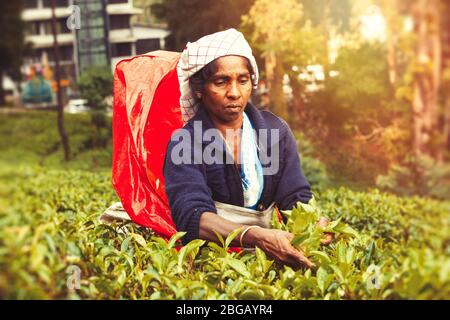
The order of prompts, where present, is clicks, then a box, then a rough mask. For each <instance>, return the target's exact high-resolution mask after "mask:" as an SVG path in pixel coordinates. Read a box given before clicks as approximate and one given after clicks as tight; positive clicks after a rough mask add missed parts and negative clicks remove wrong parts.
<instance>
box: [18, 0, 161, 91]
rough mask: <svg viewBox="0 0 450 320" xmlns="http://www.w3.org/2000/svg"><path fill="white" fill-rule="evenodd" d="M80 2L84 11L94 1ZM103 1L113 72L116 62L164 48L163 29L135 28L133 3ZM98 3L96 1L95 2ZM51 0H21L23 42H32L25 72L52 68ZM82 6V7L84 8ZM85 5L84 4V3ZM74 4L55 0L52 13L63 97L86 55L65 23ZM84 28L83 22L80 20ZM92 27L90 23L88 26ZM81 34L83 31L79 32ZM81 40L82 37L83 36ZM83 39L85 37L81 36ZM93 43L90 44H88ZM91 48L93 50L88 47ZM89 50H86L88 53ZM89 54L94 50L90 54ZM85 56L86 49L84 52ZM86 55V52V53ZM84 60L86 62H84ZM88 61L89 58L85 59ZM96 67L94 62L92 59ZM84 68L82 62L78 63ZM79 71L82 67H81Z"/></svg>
mask: <svg viewBox="0 0 450 320" xmlns="http://www.w3.org/2000/svg"><path fill="white" fill-rule="evenodd" d="M78 1H80V8H81V9H82V10H84V9H85V8H89V6H90V5H94V4H95V2H96V1H86V0H78ZM100 1H104V2H105V7H104V9H103V10H104V11H105V12H104V14H105V16H104V17H105V19H104V23H105V28H106V42H105V46H106V51H107V64H109V65H110V66H111V69H112V70H113V69H114V67H115V65H116V64H117V62H118V61H120V60H122V59H124V58H127V57H130V56H133V55H137V54H143V53H146V52H149V51H153V50H158V49H163V48H164V46H165V44H164V39H165V38H166V37H167V35H168V34H169V32H168V31H167V30H165V29H162V28H155V27H147V26H135V25H132V24H131V19H132V17H133V16H135V15H140V14H142V13H143V10H142V9H140V8H136V7H134V5H133V1H132V0H100ZM97 2H98V1H97ZM51 3H52V0H23V4H24V11H23V13H22V18H23V20H24V21H25V22H26V25H27V31H26V41H27V42H30V43H32V46H33V50H32V54H31V55H30V56H29V57H28V58H27V59H26V61H25V64H24V68H23V70H24V73H25V74H26V73H27V70H31V69H32V68H36V66H37V68H38V69H39V68H41V69H42V70H43V69H44V68H45V66H44V65H43V64H44V63H46V61H48V64H49V66H50V67H52V65H53V61H54V57H53V56H54V55H53V36H52V24H51V23H52V20H51V19H52V10H51ZM83 3H84V5H83ZM86 3H87V4H86ZM72 4H75V5H76V4H77V0H56V10H55V14H56V17H57V33H58V35H57V40H58V44H59V50H60V60H61V61H60V65H61V76H62V79H63V81H62V82H63V86H64V87H65V88H66V89H65V98H66V99H67V95H68V94H69V95H70V94H71V91H72V90H73V89H74V88H75V86H74V85H75V83H76V79H77V77H78V75H79V71H81V70H80V60H81V59H85V58H86V56H85V55H84V56H83V54H81V55H80V54H79V53H80V50H78V49H79V47H78V46H79V41H77V39H78V40H80V39H79V38H80V37H79V35H80V33H79V34H78V37H77V33H76V31H75V30H70V29H69V28H68V27H67V20H68V18H69V17H70V15H71V14H72V11H71V10H70V8H69V6H70V5H72ZM80 16H81V19H83V17H86V12H85V11H84V12H81V15H80ZM81 25H83V21H81ZM91 25H92V24H91ZM80 31H82V30H80ZM82 38H83V36H82ZM84 40H86V37H85V36H84ZM92 43H94V42H93V41H91V44H92ZM91 49H92V48H91ZM87 51H89V50H87ZM90 52H91V53H92V52H94V50H91V51H90ZM84 54H86V50H84ZM88 54H89V53H88ZM85 60H86V59H85ZM87 60H89V59H87ZM91 60H92V61H93V64H96V61H97V60H95V59H91ZM81 64H82V65H83V61H81ZM81 69H82V68H81Z"/></svg>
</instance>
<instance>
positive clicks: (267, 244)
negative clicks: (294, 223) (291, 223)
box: [244, 228, 315, 268]
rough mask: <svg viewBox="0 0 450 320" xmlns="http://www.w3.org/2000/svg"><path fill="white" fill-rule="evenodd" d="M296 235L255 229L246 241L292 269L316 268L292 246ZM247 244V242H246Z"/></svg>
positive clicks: (250, 231)
mask: <svg viewBox="0 0 450 320" xmlns="http://www.w3.org/2000/svg"><path fill="white" fill-rule="evenodd" d="M293 238H294V235H293V234H292V233H289V232H287V231H282V230H276V229H265V228H253V229H251V230H249V231H248V232H247V234H246V235H245V237H244V240H248V241H249V242H251V243H254V244H256V246H258V247H259V248H260V249H261V250H263V251H264V252H265V253H266V254H267V255H268V256H270V257H271V258H273V259H275V260H278V261H279V262H282V263H284V264H288V265H290V266H291V267H294V268H297V267H300V266H305V267H307V268H311V267H315V265H314V263H313V262H312V261H311V260H309V259H308V258H307V257H306V256H305V254H304V253H303V252H302V251H299V250H297V249H296V248H294V247H293V246H292V244H291V241H292V239H293ZM246 242H247V241H246Z"/></svg>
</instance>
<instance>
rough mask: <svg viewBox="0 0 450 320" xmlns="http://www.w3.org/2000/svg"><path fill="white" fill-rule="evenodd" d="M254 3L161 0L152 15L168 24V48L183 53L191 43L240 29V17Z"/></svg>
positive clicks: (152, 7) (242, 1) (244, 0)
mask: <svg viewBox="0 0 450 320" xmlns="http://www.w3.org/2000/svg"><path fill="white" fill-rule="evenodd" d="M253 2H254V0H162V1H161V3H155V4H153V5H151V10H152V13H153V14H154V15H155V16H156V17H158V18H159V19H164V20H165V21H167V24H168V28H169V31H170V32H171V34H170V36H169V37H168V38H167V41H166V47H167V49H169V50H174V51H182V50H183V49H184V47H185V46H186V43H187V42H188V41H191V42H192V41H195V40H197V39H198V38H200V37H202V36H205V35H207V34H210V33H214V32H218V31H222V30H225V29H228V28H237V27H238V26H239V23H240V18H241V15H242V14H244V13H246V12H247V11H248V10H249V8H250V7H251V5H252V4H253Z"/></svg>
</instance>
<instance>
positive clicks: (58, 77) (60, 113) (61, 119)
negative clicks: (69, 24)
mask: <svg viewBox="0 0 450 320" xmlns="http://www.w3.org/2000/svg"><path fill="white" fill-rule="evenodd" d="M55 7H56V0H52V34H53V51H54V56H55V81H56V91H57V92H56V96H57V104H58V105H57V110H58V131H59V135H60V136H61V142H62V145H63V149H64V159H65V160H66V161H69V160H70V146H69V138H68V136H67V133H66V130H65V128H64V106H63V102H62V91H61V73H60V67H59V47H58V38H57V30H56V16H55Z"/></svg>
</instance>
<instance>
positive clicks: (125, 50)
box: [111, 43, 131, 57]
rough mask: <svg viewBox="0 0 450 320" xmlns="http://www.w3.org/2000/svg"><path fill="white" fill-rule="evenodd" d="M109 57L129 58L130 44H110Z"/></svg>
mask: <svg viewBox="0 0 450 320" xmlns="http://www.w3.org/2000/svg"><path fill="white" fill-rule="evenodd" d="M111 56H113V57H126V56H131V43H112V44H111Z"/></svg>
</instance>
